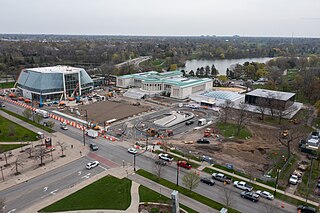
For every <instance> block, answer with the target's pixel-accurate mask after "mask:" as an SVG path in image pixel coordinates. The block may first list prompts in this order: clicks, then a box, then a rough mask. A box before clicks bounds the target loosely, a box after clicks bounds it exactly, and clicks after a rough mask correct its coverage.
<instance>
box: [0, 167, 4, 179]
mask: <svg viewBox="0 0 320 213" xmlns="http://www.w3.org/2000/svg"><path fill="white" fill-rule="evenodd" d="M0 168H1V175H2V181H4V176H3V169H2V168H3V167H2V166H0Z"/></svg>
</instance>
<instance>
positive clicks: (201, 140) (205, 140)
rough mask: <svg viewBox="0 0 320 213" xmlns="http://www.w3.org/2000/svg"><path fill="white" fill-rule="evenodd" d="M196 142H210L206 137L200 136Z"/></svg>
mask: <svg viewBox="0 0 320 213" xmlns="http://www.w3.org/2000/svg"><path fill="white" fill-rule="evenodd" d="M197 143H205V144H208V143H210V141H209V140H208V139H206V138H200V139H198V140H197Z"/></svg>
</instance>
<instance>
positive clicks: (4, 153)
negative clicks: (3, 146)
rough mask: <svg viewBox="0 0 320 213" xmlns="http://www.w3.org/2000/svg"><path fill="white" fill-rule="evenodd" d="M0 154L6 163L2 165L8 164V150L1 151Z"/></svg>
mask: <svg viewBox="0 0 320 213" xmlns="http://www.w3.org/2000/svg"><path fill="white" fill-rule="evenodd" d="M2 154H3V157H4V160H5V162H6V164H5V165H4V166H9V164H8V152H3V153H2Z"/></svg>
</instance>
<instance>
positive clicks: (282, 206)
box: [281, 201, 284, 209]
mask: <svg viewBox="0 0 320 213" xmlns="http://www.w3.org/2000/svg"><path fill="white" fill-rule="evenodd" d="M281 208H283V209H284V203H283V201H282V204H281Z"/></svg>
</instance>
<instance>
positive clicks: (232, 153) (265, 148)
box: [169, 126, 283, 175]
mask: <svg viewBox="0 0 320 213" xmlns="http://www.w3.org/2000/svg"><path fill="white" fill-rule="evenodd" d="M211 128H213V129H215V127H214V126H211ZM247 128H248V129H249V130H250V131H251V132H252V138H250V139H247V140H235V139H230V138H224V139H223V138H221V137H220V138H217V137H209V138H208V139H209V140H210V144H209V145H208V144H184V142H183V141H196V140H197V139H199V138H202V137H203V131H204V130H199V131H196V132H194V133H191V134H188V135H186V136H183V137H181V138H179V139H177V140H170V141H169V143H172V145H174V146H177V147H178V148H179V149H181V150H184V151H192V152H193V153H194V154H195V155H198V156H203V155H205V156H210V157H212V158H213V159H214V161H216V162H217V163H218V164H221V165H225V164H226V163H229V164H232V165H233V167H234V169H236V170H240V171H245V172H246V173H248V174H252V175H261V174H264V172H265V171H266V170H267V169H268V167H269V165H270V164H272V163H274V162H272V160H271V159H269V156H270V154H268V153H271V152H273V151H275V150H279V149H283V146H282V145H281V144H280V143H279V142H278V140H277V139H276V137H273V136H272V134H271V133H272V131H274V129H272V128H270V129H267V128H266V127H258V126H248V127H247Z"/></svg>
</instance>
